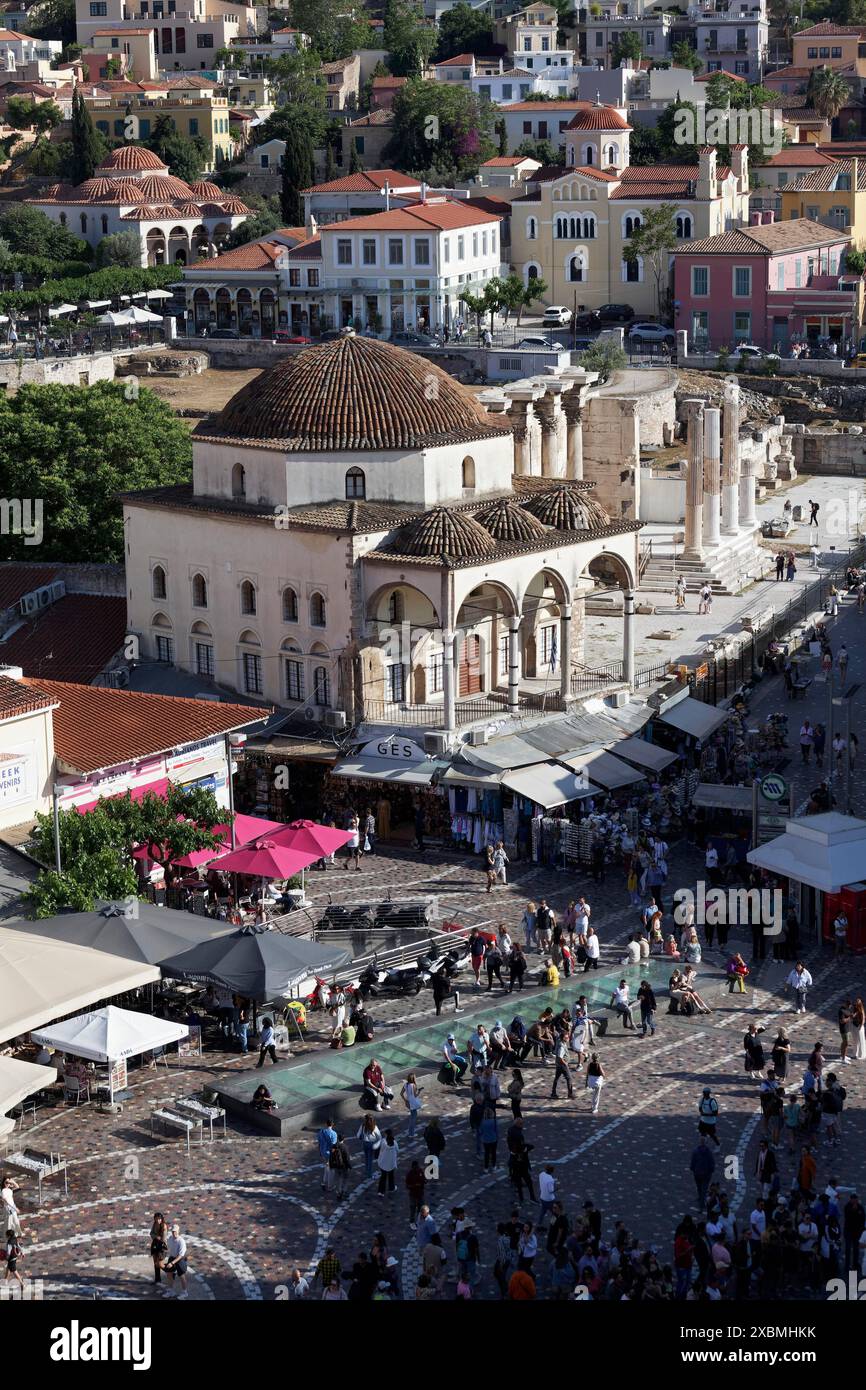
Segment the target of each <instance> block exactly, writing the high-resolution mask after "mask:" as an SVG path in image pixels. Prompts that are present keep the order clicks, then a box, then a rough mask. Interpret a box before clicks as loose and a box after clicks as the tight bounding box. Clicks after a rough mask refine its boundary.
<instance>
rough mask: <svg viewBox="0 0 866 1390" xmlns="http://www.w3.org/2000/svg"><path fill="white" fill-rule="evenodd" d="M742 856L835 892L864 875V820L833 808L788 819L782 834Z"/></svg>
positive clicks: (865, 858) (815, 886) (827, 890)
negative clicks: (817, 813) (799, 817)
mask: <svg viewBox="0 0 866 1390" xmlns="http://www.w3.org/2000/svg"><path fill="white" fill-rule="evenodd" d="M746 858H747V860H748V861H749V863H750V864H757V865H758V867H759V868H761V869H769V870H770V872H771V873H776V874H781V875H783V876H784V877H785V878H793V879H794V880H795V881H796V882H797V883H807V884H809V885H810V886H811V887H812V888H819V889H820V890H821V892H823V893H838V892H840V890H841V889H842V888H844V887H845V884H846V883H858V882H859V881H860V880H861V879H863V877H864V871H866V821H863V820H859V819H858V818H857V817H856V816H842V815H839V814H838V812H836V811H828V812H827V813H826V814H825V815H821V816H803V817H802V819H800V820H789V821H788V823H787V825H786V826H785V830H784V833H783V834H782V835H778V836H777V837H776V839H775V840H768V841H767V843H766V844H765V845H759V846H758V848H757V849H752V850H749V853H748V854H747V855H746Z"/></svg>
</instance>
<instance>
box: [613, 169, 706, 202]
mask: <svg viewBox="0 0 866 1390" xmlns="http://www.w3.org/2000/svg"><path fill="white" fill-rule="evenodd" d="M730 172H731V171H730V169H729V168H728V167H727V165H726V164H720V165H718V166H717V168H716V178H717V179H718V180H723V179H726V178H727V177H728V175H729V174H730ZM697 179H698V166H697V164H653V165H651V166H649V167H647V168H644V167H642V166H640V165H636V166H635V167H634V168H630V169H624V170H623V172H622V174H621V175H620V180H619V188H617V189H615V190H614V192H613V193H611V195H610V196H611V200H613V199H616V200H617V201H618V202H624V201H625V202H631V201H633V200H634V199H635V198H694V196H695V190H694V184H695V183H697Z"/></svg>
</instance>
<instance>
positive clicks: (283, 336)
mask: <svg viewBox="0 0 866 1390" xmlns="http://www.w3.org/2000/svg"><path fill="white" fill-rule="evenodd" d="M312 341H313V340H312V338H305V337H304V335H303V333H293V332H292V330H291V329H290V328H278V329H277V331H276V333H275V334H274V342H275V343H311V342H312Z"/></svg>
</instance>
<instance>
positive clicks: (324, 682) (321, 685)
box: [313, 666, 331, 706]
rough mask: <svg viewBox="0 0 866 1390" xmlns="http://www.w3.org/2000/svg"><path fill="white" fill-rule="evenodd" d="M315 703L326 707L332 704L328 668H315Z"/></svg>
mask: <svg viewBox="0 0 866 1390" xmlns="http://www.w3.org/2000/svg"><path fill="white" fill-rule="evenodd" d="M313 701H314V703H315V704H317V705H325V706H327V705H330V703H331V677H330V675H329V674H328V668H327V666H314V667H313Z"/></svg>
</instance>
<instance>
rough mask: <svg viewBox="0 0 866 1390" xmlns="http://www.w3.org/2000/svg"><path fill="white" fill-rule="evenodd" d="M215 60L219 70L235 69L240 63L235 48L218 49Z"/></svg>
mask: <svg viewBox="0 0 866 1390" xmlns="http://www.w3.org/2000/svg"><path fill="white" fill-rule="evenodd" d="M213 60H214V63H215V65H216V66H217V67H218V68H235V67H237V66H238V65H239V62H240V59H239V55H238V53H237V51H236V50H235V49H234V48H218V49H217V51H216V53H215V54H214V59H213Z"/></svg>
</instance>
